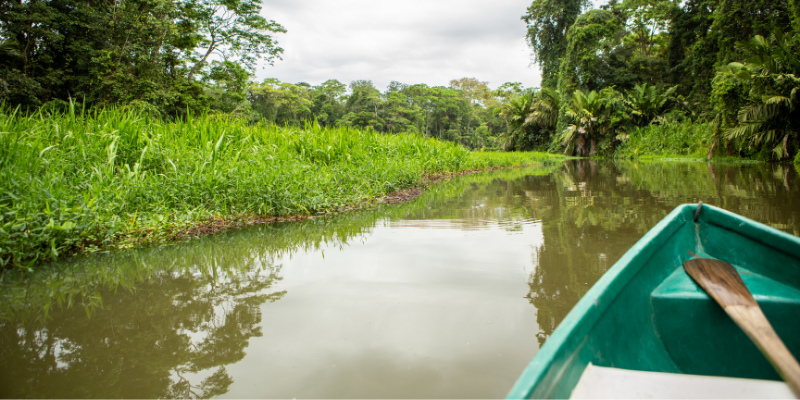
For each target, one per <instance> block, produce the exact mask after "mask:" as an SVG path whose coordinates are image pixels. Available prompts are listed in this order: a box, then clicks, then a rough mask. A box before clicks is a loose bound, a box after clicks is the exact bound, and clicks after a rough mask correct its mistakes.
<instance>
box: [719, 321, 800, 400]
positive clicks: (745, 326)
mask: <svg viewBox="0 0 800 400" xmlns="http://www.w3.org/2000/svg"><path fill="white" fill-rule="evenodd" d="M723 308H724V309H725V312H726V313H727V314H728V315H729V316H730V317H731V319H733V320H734V321H735V322H736V324H737V325H739V327H741V328H742V330H743V331H744V333H745V334H747V336H749V337H750V339H751V340H752V341H753V342H754V343H755V344H756V346H758V348H759V349H760V350H761V352H762V353H764V356H766V357H767V359H768V360H769V362H770V363H772V365H773V366H774V367H775V369H776V370H777V371H778V373H779V374H780V375H781V377H782V378H783V380H784V381H786V383H787V384H788V385H789V387H790V388H791V389H792V392H794V395H795V396H797V397H798V398H800V364H798V363H797V360H795V358H794V356H792V353H791V352H789V349H787V348H786V345H784V344H783V341H782V340H781V339H780V337H779V336H778V334H777V333H775V330H774V329H772V325H771V324H770V323H769V320H767V317H766V316H764V313H763V312H762V311H761V308H760V307H758V306H756V307H753V306H746V305H729V306H725V307H723Z"/></svg>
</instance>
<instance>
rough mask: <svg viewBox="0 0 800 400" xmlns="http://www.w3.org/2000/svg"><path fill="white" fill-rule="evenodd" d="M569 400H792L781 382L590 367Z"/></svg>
mask: <svg viewBox="0 0 800 400" xmlns="http://www.w3.org/2000/svg"><path fill="white" fill-rule="evenodd" d="M570 398H571V399H689V398H691V399H795V398H796V397H795V396H794V394H793V393H792V391H791V389H789V386H788V385H787V384H786V383H784V382H778V381H767V380H760V379H742V378H728V377H721V376H702V375H685V374H671V373H666V372H646V371H634V370H629V369H619V368H609V367H598V366H596V365H592V364H591V363H590V364H589V365H588V366H587V367H586V369H585V370H584V371H583V374H582V375H581V378H580V380H578V384H577V385H575V388H574V389H573V390H572V395H571V396H570Z"/></svg>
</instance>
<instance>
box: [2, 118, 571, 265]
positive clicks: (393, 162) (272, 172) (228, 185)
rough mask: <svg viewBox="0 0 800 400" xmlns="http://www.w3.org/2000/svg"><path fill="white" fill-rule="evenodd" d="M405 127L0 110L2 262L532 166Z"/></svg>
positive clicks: (329, 207)
mask: <svg viewBox="0 0 800 400" xmlns="http://www.w3.org/2000/svg"><path fill="white" fill-rule="evenodd" d="M555 158H556V157H555V156H551V155H548V154H542V153H515V154H507V153H488V152H487V153H482V152H470V151H468V150H467V149H465V148H464V147H461V146H458V145H455V144H452V143H447V142H440V141H437V140H433V139H426V138H421V137H419V136H415V135H410V134H398V135H382V134H378V133H375V132H372V131H362V130H357V129H351V128H322V127H320V126H318V125H316V124H308V125H307V126H306V127H304V128H303V129H300V128H294V127H276V126H270V125H252V124H248V123H246V122H245V121H242V120H239V119H235V118H229V117H225V116H219V115H201V116H190V117H187V118H185V119H182V120H177V121H174V122H165V121H163V120H159V119H155V118H152V117H150V116H149V115H147V114H142V113H136V112H130V111H128V110H125V109H120V108H107V109H100V110H94V111H85V110H82V109H81V108H80V107H75V106H73V107H71V108H70V110H68V111H67V112H65V113H61V114H49V113H43V112H39V113H35V114H31V115H21V114H19V113H17V112H6V113H5V114H3V113H0V265H2V266H5V267H9V266H14V267H24V268H30V267H32V266H33V265H36V264H37V263H41V262H42V261H45V260H51V259H57V258H59V257H60V256H63V255H64V254H70V253H74V252H76V251H80V250H87V249H88V250H97V249H102V248H107V247H110V246H114V247H127V246H130V245H133V244H136V243H140V242H141V241H142V240H141V239H142V238H147V240H159V238H166V237H169V236H170V235H171V234H173V233H174V232H176V231H178V230H179V229H182V228H186V227H191V226H193V225H195V224H197V223H199V222H201V221H204V220H207V219H209V218H212V217H241V216H254V215H257V216H282V215H296V214H303V215H308V214H320V213H328V212H335V211H337V210H340V209H343V208H350V207H353V206H358V205H363V204H364V203H365V202H366V201H368V200H369V199H373V198H375V197H378V196H382V195H384V194H386V193H388V192H392V191H394V190H398V189H403V188H407V187H410V186H413V185H415V184H417V183H418V182H419V181H420V180H421V179H422V177H423V176H425V175H426V174H432V173H441V172H457V171H462V170H468V169H482V168H488V167H495V166H511V165H521V164H532V163H542V162H546V161H550V160H554V159H555Z"/></svg>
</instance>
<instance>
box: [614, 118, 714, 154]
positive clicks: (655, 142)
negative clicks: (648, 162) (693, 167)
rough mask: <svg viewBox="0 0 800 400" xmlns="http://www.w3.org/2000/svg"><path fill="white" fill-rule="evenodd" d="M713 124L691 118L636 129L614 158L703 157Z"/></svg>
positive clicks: (709, 140)
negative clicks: (694, 121) (695, 122)
mask: <svg viewBox="0 0 800 400" xmlns="http://www.w3.org/2000/svg"><path fill="white" fill-rule="evenodd" d="M713 133H714V127H713V126H712V125H711V124H709V123H706V124H693V123H692V122H691V121H687V122H684V123H672V124H666V125H648V126H646V127H643V128H636V129H634V131H633V132H632V133H631V134H630V136H629V137H628V138H627V139H626V140H625V141H624V142H623V143H622V145H620V146H619V147H617V149H616V151H615V152H614V157H616V158H637V157H643V156H644V157H646V156H683V157H696V158H705V157H706V154H707V152H708V148H709V146H711V136H712V134H713Z"/></svg>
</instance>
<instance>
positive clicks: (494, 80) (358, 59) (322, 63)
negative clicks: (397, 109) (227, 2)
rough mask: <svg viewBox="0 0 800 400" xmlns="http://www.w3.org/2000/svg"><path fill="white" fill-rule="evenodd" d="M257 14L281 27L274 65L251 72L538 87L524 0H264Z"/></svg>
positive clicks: (378, 83)
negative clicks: (473, 80) (279, 49)
mask: <svg viewBox="0 0 800 400" xmlns="http://www.w3.org/2000/svg"><path fill="white" fill-rule="evenodd" d="M263 5H264V7H263V9H262V13H261V14H262V15H263V16H264V17H266V18H267V19H271V20H275V21H276V22H278V23H279V24H281V25H283V26H284V28H286V30H287V33H282V34H277V35H275V37H276V39H277V40H278V43H279V45H280V46H281V47H282V48H283V49H284V53H283V56H282V57H283V60H275V63H274V66H270V65H269V64H268V63H266V62H261V64H260V65H259V68H258V70H257V71H256V79H258V80H263V79H264V78H277V79H279V80H281V81H283V82H290V83H297V82H307V83H310V84H312V85H318V84H320V83H322V82H324V81H326V80H328V79H338V80H339V81H340V82H343V83H345V84H347V83H350V82H351V81H353V80H356V79H368V80H372V82H373V83H374V84H375V87H377V88H378V89H380V90H385V89H386V86H388V85H389V83H390V82H391V81H399V82H402V83H406V84H416V83H425V84H427V85H429V86H449V82H450V80H452V79H458V78H462V77H474V78H478V79H479V80H481V81H488V82H489V86H490V87H491V88H496V87H497V86H499V85H501V84H503V83H505V82H521V83H522V84H523V86H525V87H536V86H539V83H540V81H541V76H540V75H541V74H540V72H539V68H538V66H536V65H535V64H532V63H531V52H530V49H529V47H528V46H527V44H526V42H525V32H526V27H525V22H523V21H522V20H520V17H521V16H522V15H523V14H525V12H526V8H527V7H528V6H529V5H530V0H401V1H396V0H395V1H386V0H336V1H332V0H265V1H264V2H263Z"/></svg>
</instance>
